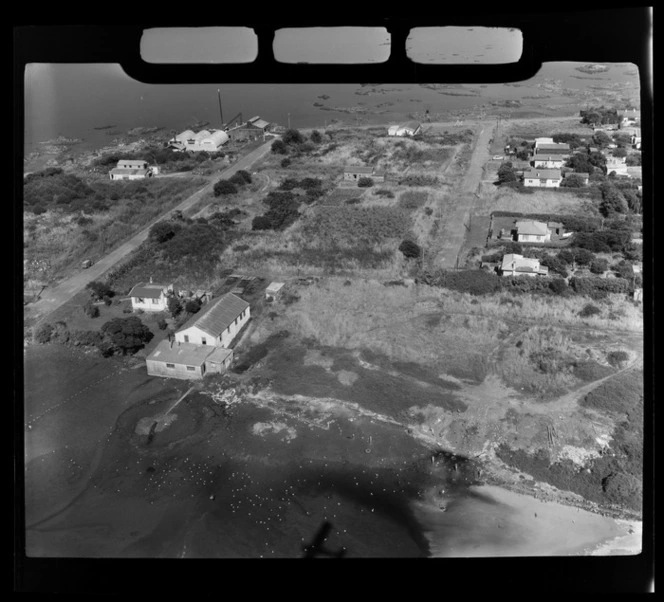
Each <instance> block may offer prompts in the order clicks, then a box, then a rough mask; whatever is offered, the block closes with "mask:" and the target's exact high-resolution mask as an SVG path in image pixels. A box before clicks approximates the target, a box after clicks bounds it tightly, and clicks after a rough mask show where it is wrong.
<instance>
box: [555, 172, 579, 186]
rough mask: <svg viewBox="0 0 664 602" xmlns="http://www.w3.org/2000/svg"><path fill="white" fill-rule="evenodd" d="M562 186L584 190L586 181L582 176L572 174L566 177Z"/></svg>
mask: <svg viewBox="0 0 664 602" xmlns="http://www.w3.org/2000/svg"><path fill="white" fill-rule="evenodd" d="M560 185H561V186H563V187H564V188H583V187H584V186H585V181H584V179H583V178H582V177H581V176H579V175H577V174H574V173H572V174H568V175H566V176H565V177H564V178H563V181H562V182H561V184H560Z"/></svg>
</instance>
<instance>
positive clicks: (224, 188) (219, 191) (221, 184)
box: [213, 179, 237, 196]
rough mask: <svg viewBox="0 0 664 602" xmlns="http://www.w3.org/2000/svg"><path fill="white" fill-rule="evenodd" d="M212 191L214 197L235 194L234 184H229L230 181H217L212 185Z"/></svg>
mask: <svg viewBox="0 0 664 602" xmlns="http://www.w3.org/2000/svg"><path fill="white" fill-rule="evenodd" d="M213 190H214V196H221V195H225V194H235V193H236V192H237V188H236V186H235V184H233V182H231V181H230V180H224V179H221V180H219V181H218V182H217V183H216V184H215V185H214V187H213Z"/></svg>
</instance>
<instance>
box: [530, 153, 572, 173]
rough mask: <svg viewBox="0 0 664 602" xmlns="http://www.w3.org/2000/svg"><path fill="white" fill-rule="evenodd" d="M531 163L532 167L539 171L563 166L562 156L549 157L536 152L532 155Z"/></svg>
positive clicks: (546, 154) (547, 154)
mask: <svg viewBox="0 0 664 602" xmlns="http://www.w3.org/2000/svg"><path fill="white" fill-rule="evenodd" d="M532 161H533V166H534V167H536V168H540V169H542V168H543V169H560V168H561V167H562V166H563V165H564V164H565V158H564V157H563V155H551V154H549V153H540V152H537V151H536V152H535V153H534V154H533V158H532Z"/></svg>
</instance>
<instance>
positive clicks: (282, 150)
mask: <svg viewBox="0 0 664 602" xmlns="http://www.w3.org/2000/svg"><path fill="white" fill-rule="evenodd" d="M270 150H271V151H272V152H273V153H276V154H277V155H286V154H288V147H287V146H286V143H285V142H284V141H283V140H275V141H274V142H273V143H272V146H270Z"/></svg>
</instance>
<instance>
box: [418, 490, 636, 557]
mask: <svg viewBox="0 0 664 602" xmlns="http://www.w3.org/2000/svg"><path fill="white" fill-rule="evenodd" d="M441 505H443V506H444V507H445V508H446V510H445V511H442V510H441V509H440V508H439V507H438V506H437V505H435V504H433V503H431V502H429V503H418V504H417V505H416V508H415V511H416V515H417V517H418V519H419V520H420V521H421V523H422V525H423V527H424V530H425V533H426V536H427V539H428V540H429V544H430V548H431V556H433V557H448V558H449V557H491V556H494V557H495V556H585V555H593V556H614V555H635V554H639V553H640V552H641V534H642V523H641V522H640V521H626V520H616V519H613V518H610V517H605V516H601V515H599V514H594V513H592V512H588V511H585V510H582V509H579V508H576V507H573V506H565V505H563V504H559V503H556V502H548V501H542V500H539V499H537V498H534V497H532V496H529V495H524V494H520V493H514V492H511V491H508V490H506V489H503V488H501V487H497V486H494V485H482V486H474V487H470V489H469V492H468V495H465V496H463V498H461V497H460V498H454V497H451V498H448V499H444V500H442V504H441Z"/></svg>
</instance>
